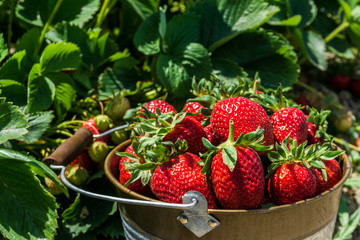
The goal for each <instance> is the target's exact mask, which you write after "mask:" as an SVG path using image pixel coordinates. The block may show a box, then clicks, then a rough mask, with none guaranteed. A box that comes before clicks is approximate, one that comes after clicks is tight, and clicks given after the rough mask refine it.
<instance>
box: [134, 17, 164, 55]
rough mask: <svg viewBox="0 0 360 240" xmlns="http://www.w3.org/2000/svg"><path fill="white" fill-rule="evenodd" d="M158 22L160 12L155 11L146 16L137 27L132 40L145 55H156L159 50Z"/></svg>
mask: <svg viewBox="0 0 360 240" xmlns="http://www.w3.org/2000/svg"><path fill="white" fill-rule="evenodd" d="M159 23H160V14H159V12H156V13H153V14H151V15H150V16H149V17H148V18H146V19H145V21H143V22H142V23H141V25H140V26H139V28H138V29H137V31H136V33H135V35H134V39H133V41H134V45H135V46H136V48H137V49H138V50H139V51H140V52H142V53H144V54H146V55H156V54H158V53H159V52H160V35H159V31H158V26H159Z"/></svg>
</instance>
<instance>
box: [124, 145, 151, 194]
mask: <svg viewBox="0 0 360 240" xmlns="http://www.w3.org/2000/svg"><path fill="white" fill-rule="evenodd" d="M125 152H126V153H131V154H133V155H135V156H137V155H136V153H135V151H134V150H133V148H132V145H131V144H130V145H129V146H128V147H127V148H126V150H125ZM125 162H132V161H131V159H129V158H127V157H122V158H121V159H120V162H119V172H120V176H119V181H120V183H121V184H123V185H125V183H126V182H127V181H129V179H130V178H131V175H132V174H133V171H127V170H126V167H127V166H125V165H124V163H125ZM127 188H129V189H130V190H132V191H134V192H137V193H139V194H143V195H146V196H150V195H151V190H150V186H149V185H145V186H144V185H143V184H142V183H141V179H138V180H136V181H134V182H132V183H130V184H129V185H127Z"/></svg>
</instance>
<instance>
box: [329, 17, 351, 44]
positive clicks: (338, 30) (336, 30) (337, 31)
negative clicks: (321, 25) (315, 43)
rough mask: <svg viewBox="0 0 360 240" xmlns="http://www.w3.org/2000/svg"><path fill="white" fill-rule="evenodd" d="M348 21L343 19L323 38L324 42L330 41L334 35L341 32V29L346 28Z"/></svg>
mask: <svg viewBox="0 0 360 240" xmlns="http://www.w3.org/2000/svg"><path fill="white" fill-rule="evenodd" d="M349 25H350V24H349V22H348V21H346V20H344V22H342V23H341V24H340V25H339V26H338V27H337V28H335V29H334V30H333V31H332V32H331V33H330V34H329V35H328V36H327V37H326V38H325V42H326V43H328V42H330V41H331V40H332V39H333V38H334V37H336V35H337V34H338V33H339V32H341V31H342V30H344V29H345V28H347V27H348V26H349Z"/></svg>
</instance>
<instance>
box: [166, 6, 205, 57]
mask: <svg viewBox="0 0 360 240" xmlns="http://www.w3.org/2000/svg"><path fill="white" fill-rule="evenodd" d="M199 28H200V25H199V16H197V15H195V14H193V13H185V14H181V15H177V16H175V17H173V18H172V19H171V20H170V21H169V23H168V25H167V28H166V36H165V41H166V44H167V45H168V47H169V52H168V53H169V54H171V55H176V54H172V52H182V51H183V50H184V49H185V48H186V47H187V46H188V45H189V44H190V43H193V42H198V41H199V37H200V32H199Z"/></svg>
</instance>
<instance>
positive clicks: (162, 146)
mask: <svg viewBox="0 0 360 240" xmlns="http://www.w3.org/2000/svg"><path fill="white" fill-rule="evenodd" d="M140 139H141V142H139V139H133V141H132V147H133V150H134V152H135V154H136V155H134V154H132V153H127V152H115V153H116V155H118V156H120V157H126V158H129V159H130V160H131V161H130V162H123V164H124V165H125V166H126V169H125V170H126V171H133V173H132V175H131V177H130V179H129V180H128V181H127V182H126V183H125V184H124V186H125V187H126V186H128V185H129V184H130V183H133V182H135V181H137V180H138V179H141V183H142V184H143V186H145V185H147V184H149V182H150V178H151V176H152V173H153V172H154V170H155V169H156V168H157V167H158V166H159V165H162V164H164V163H166V162H169V161H170V160H171V159H173V158H175V157H176V156H177V155H180V154H182V153H183V152H185V151H184V149H186V148H187V143H186V141H182V140H181V139H178V141H176V142H175V143H172V142H168V141H167V142H163V141H161V139H160V138H150V137H142V138H140Z"/></svg>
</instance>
